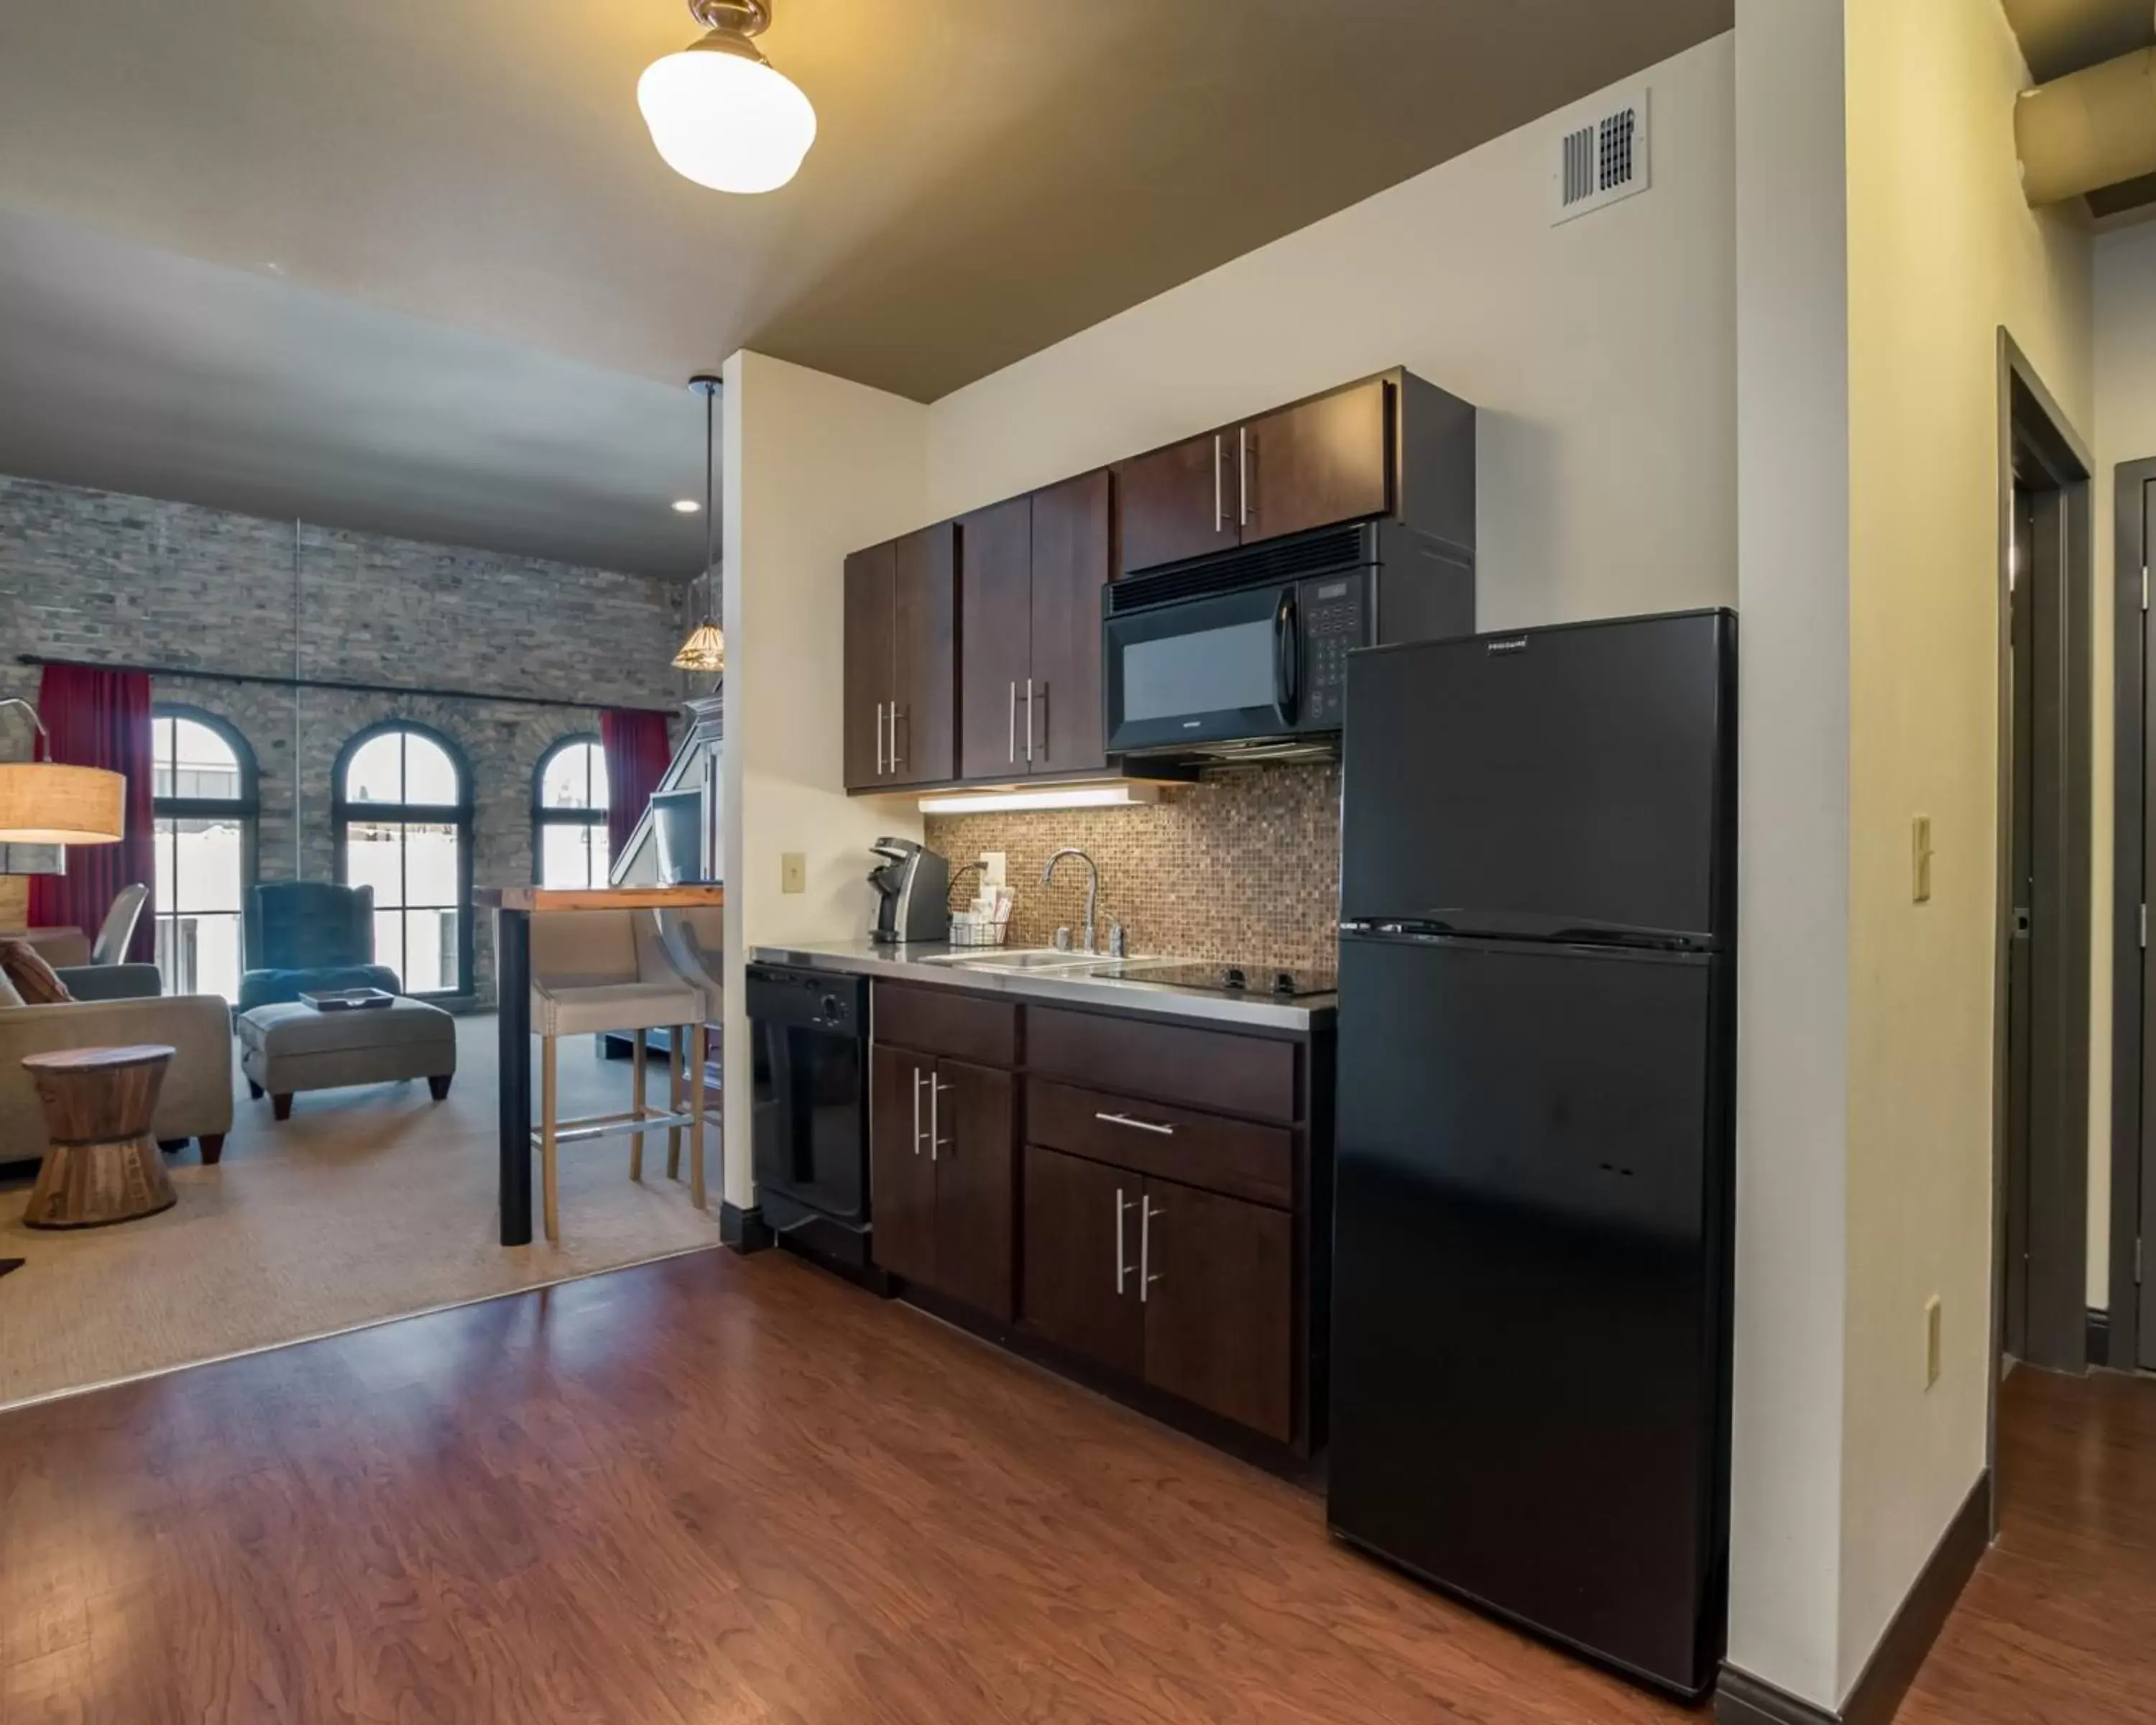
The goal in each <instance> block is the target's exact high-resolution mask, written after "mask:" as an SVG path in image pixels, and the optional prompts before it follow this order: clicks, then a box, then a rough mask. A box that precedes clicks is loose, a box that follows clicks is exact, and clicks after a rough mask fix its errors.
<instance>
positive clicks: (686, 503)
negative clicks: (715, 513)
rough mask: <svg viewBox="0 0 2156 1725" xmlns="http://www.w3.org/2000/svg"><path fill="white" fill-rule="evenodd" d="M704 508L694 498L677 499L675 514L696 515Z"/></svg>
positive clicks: (675, 501)
mask: <svg viewBox="0 0 2156 1725" xmlns="http://www.w3.org/2000/svg"><path fill="white" fill-rule="evenodd" d="M702 507H703V505H702V504H701V503H699V502H698V501H696V499H695V498H694V497H676V498H675V500H674V513H675V514H676V515H694V514H696V511H698V510H700V509H701V508H702Z"/></svg>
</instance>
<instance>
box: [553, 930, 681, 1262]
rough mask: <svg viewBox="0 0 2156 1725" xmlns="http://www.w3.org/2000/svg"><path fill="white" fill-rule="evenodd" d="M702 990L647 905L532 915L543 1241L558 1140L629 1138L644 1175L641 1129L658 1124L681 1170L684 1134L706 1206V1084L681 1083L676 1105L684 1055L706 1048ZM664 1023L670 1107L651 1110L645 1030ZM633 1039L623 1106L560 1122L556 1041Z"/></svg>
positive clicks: (633, 1171) (556, 1226) (557, 1221)
mask: <svg viewBox="0 0 2156 1725" xmlns="http://www.w3.org/2000/svg"><path fill="white" fill-rule="evenodd" d="M703 1014H704V993H703V991H702V989H701V988H699V987H698V986H696V983H693V982H692V981H690V978H687V977H685V976H684V975H683V974H682V973H680V970H679V969H677V968H675V965H674V963H673V961H672V960H671V958H670V957H669V956H668V954H667V952H666V950H665V945H664V944H663V943H662V942H660V938H659V932H658V926H657V924H656V922H654V919H653V917H652V916H651V913H650V912H649V911H562V912H558V913H557V914H555V915H552V916H540V917H536V918H534V919H533V922H532V927H531V1028H532V1029H533V1030H534V1031H535V1032H536V1033H537V1034H538V1035H539V1037H540V1039H541V1050H540V1061H539V1126H538V1129H537V1130H536V1132H533V1134H532V1139H533V1142H535V1143H536V1146H537V1147H538V1150H539V1162H540V1177H541V1182H542V1202H543V1207H544V1212H545V1218H546V1232H547V1240H549V1241H552V1242H553V1243H555V1244H557V1245H558V1244H559V1243H560V1241H561V1238H562V1231H561V1192H560V1175H559V1163H560V1147H561V1146H562V1145H563V1144H566V1143H575V1142H580V1141H582V1140H583V1139H586V1138H601V1137H619V1136H620V1135H622V1134H623V1133H628V1134H630V1135H631V1137H632V1145H631V1148H630V1151H629V1178H631V1179H639V1180H640V1179H642V1178H644V1133H646V1132H655V1131H658V1130H660V1129H661V1128H664V1129H665V1131H666V1132H668V1133H669V1134H670V1138H671V1139H672V1141H673V1142H674V1143H675V1147H676V1148H675V1156H674V1157H673V1158H670V1160H672V1161H673V1162H674V1163H675V1168H678V1167H679V1150H678V1144H679V1136H680V1132H681V1130H682V1129H683V1128H686V1129H687V1131H688V1133H689V1142H690V1170H691V1178H690V1198H691V1199H692V1200H693V1201H694V1202H695V1204H696V1208H697V1209H703V1208H705V1194H704V1178H703V1174H704V1158H703V1143H704V1087H703V1086H702V1085H701V1084H696V1085H692V1086H689V1091H690V1095H689V1106H688V1107H687V1109H685V1110H684V1109H683V1108H682V1107H681V1106H680V1095H681V1088H682V1086H681V1078H680V1065H681V1061H682V1058H683V1055H684V1054H685V1055H686V1056H687V1058H688V1059H689V1060H690V1061H691V1062H692V1063H694V1065H698V1066H701V1064H702V1060H703V1049H704V1016H703ZM649 1030H665V1031H666V1032H668V1036H667V1040H668V1043H669V1045H670V1051H669V1055H668V1065H669V1068H670V1079H671V1082H670V1093H671V1098H670V1099H671V1101H672V1103H673V1106H672V1107H671V1108H670V1109H667V1110H663V1111H661V1110H654V1109H653V1108H652V1107H651V1106H649V1096H648V1095H647V1077H646V1071H645V1065H646V1060H645V1049H644V1033H645V1032H646V1031H649ZM609 1032H612V1033H615V1034H623V1035H627V1036H629V1037H630V1038H631V1039H632V1054H631V1057H630V1058H631V1066H632V1088H631V1091H630V1106H629V1111H627V1112H626V1113H621V1114H594V1115H587V1116H583V1117H578V1118H572V1119H563V1118H562V1117H561V1115H560V1061H559V1058H558V1044H559V1040H560V1039H561V1038H562V1037H564V1036H591V1035H604V1034H608V1033H609Z"/></svg>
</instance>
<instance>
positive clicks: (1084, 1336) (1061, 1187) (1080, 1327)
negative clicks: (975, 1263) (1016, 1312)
mask: <svg viewBox="0 0 2156 1725" xmlns="http://www.w3.org/2000/svg"><path fill="white" fill-rule="evenodd" d="M1144 1187H1145V1180H1144V1178H1143V1176H1142V1175H1138V1174H1133V1173H1128V1172H1127V1171H1126V1170H1124V1169H1122V1168H1111V1167H1109V1166H1108V1165H1106V1163H1098V1162H1087V1161H1085V1160H1083V1159H1082V1158H1079V1157H1075V1156H1065V1155H1064V1154H1063V1153H1061V1152H1060V1151H1055V1150H1044V1149H1043V1148H1041V1147H1040V1146H1039V1145H1038V1144H1029V1145H1027V1146H1026V1149H1025V1222H1024V1241H1025V1286H1024V1302H1023V1303H1024V1312H1025V1321H1026V1324H1027V1327H1029V1328H1030V1329H1031V1330H1033V1331H1034V1332H1035V1333H1036V1334H1038V1335H1041V1336H1045V1337H1047V1338H1048V1339H1049V1340H1050V1342H1053V1343H1056V1344H1057V1346H1059V1347H1062V1348H1069V1349H1070V1351H1071V1352H1072V1353H1076V1354H1081V1355H1083V1356H1084V1357H1085V1358H1087V1359H1090V1360H1095V1361H1097V1362H1098V1363H1101V1365H1104V1366H1107V1367H1109V1368H1112V1369H1113V1370H1115V1371H1118V1372H1121V1373H1123V1374H1124V1375H1125V1376H1126V1377H1129V1378H1137V1377H1139V1376H1141V1375H1142V1373H1143V1372H1144V1370H1145V1312H1144V1310H1143V1308H1142V1307H1140V1306H1139V1305H1138V1303H1137V1299H1136V1298H1135V1297H1134V1290H1133V1289H1132V1286H1131V1284H1132V1279H1133V1278H1134V1277H1135V1276H1137V1245H1136V1240H1137V1235H1136V1233H1135V1231H1134V1223H1133V1217H1134V1216H1135V1214H1136V1213H1137V1208H1138V1199H1139V1194H1140V1193H1141V1192H1142V1190H1143V1189H1144Z"/></svg>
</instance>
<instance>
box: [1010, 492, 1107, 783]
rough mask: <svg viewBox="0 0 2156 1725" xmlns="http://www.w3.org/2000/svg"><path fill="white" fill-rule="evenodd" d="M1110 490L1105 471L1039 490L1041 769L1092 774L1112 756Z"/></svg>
mask: <svg viewBox="0 0 2156 1725" xmlns="http://www.w3.org/2000/svg"><path fill="white" fill-rule="evenodd" d="M1110 495H1111V481H1110V479H1109V476H1108V475H1107V474H1106V472H1105V471H1102V472H1099V473H1086V474H1081V475H1079V476H1078V477H1077V478H1076V479H1074V480H1065V481H1064V482H1063V483H1062V484H1061V485H1050V486H1049V487H1048V489H1047V490H1043V491H1036V492H1034V496H1033V702H1034V710H1033V730H1032V732H1030V733H1029V737H1030V741H1031V742H1032V746H1033V758H1032V761H1031V763H1030V764H1031V767H1032V769H1033V771H1034V772H1035V773H1090V772H1093V771H1095V770H1096V769H1098V768H1102V767H1105V766H1106V765H1107V762H1108V757H1107V754H1106V751H1105V750H1104V749H1103V748H1102V747H1101V588H1103V587H1105V586H1106V585H1107V583H1108V576H1109V566H1108V559H1109V555H1110V547H1109V541H1110V538H1111V525H1110V524H1111V516H1110V511H1109V505H1110ZM1021 728H1023V726H1021ZM1027 740H1028V738H1027V737H1020V739H1019V741H1020V742H1021V743H1023V742H1026V741H1027Z"/></svg>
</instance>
